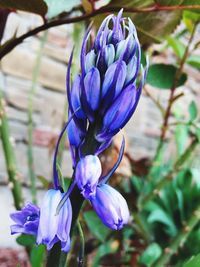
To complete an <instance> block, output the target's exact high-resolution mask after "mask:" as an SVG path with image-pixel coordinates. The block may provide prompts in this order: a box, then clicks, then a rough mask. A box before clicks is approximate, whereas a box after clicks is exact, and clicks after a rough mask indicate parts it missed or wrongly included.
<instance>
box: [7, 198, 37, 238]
mask: <svg viewBox="0 0 200 267" xmlns="http://www.w3.org/2000/svg"><path fill="white" fill-rule="evenodd" d="M10 217H11V219H12V220H13V221H14V222H15V224H14V225H12V226H11V234H17V233H23V234H30V235H37V231H38V225H39V218H40V209H39V208H38V207H37V206H35V205H34V204H32V203H27V204H26V206H25V207H24V208H22V210H20V211H16V212H13V213H11V214H10Z"/></svg>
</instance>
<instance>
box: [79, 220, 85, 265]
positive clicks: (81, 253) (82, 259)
mask: <svg viewBox="0 0 200 267" xmlns="http://www.w3.org/2000/svg"><path fill="white" fill-rule="evenodd" d="M77 226H78V231H79V236H80V246H81V249H80V252H79V259H78V267H83V266H84V255H85V238H84V234H83V230H82V227H81V224H80V222H79V221H77Z"/></svg>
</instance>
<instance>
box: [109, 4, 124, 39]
mask: <svg viewBox="0 0 200 267" xmlns="http://www.w3.org/2000/svg"><path fill="white" fill-rule="evenodd" d="M122 13H123V10H122V9H121V10H120V11H119V13H118V14H117V17H113V18H112V19H113V24H114V26H113V32H112V43H113V44H117V43H118V42H119V41H121V40H123V39H124V34H123V32H122V27H121V20H122Z"/></svg>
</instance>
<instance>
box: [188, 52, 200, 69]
mask: <svg viewBox="0 0 200 267" xmlns="http://www.w3.org/2000/svg"><path fill="white" fill-rule="evenodd" d="M187 63H188V64H190V65H191V66H192V67H194V68H196V69H198V70H200V56H198V55H191V56H190V57H189V58H188V59H187Z"/></svg>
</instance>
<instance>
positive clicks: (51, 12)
mask: <svg viewBox="0 0 200 267" xmlns="http://www.w3.org/2000/svg"><path fill="white" fill-rule="evenodd" d="M44 1H45V2H46V4H47V6H48V13H47V17H48V18H52V17H55V16H57V15H58V14H60V13H63V12H69V11H71V10H72V8H74V7H75V6H77V5H79V4H81V0H59V1H58V0H44Z"/></svg>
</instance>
